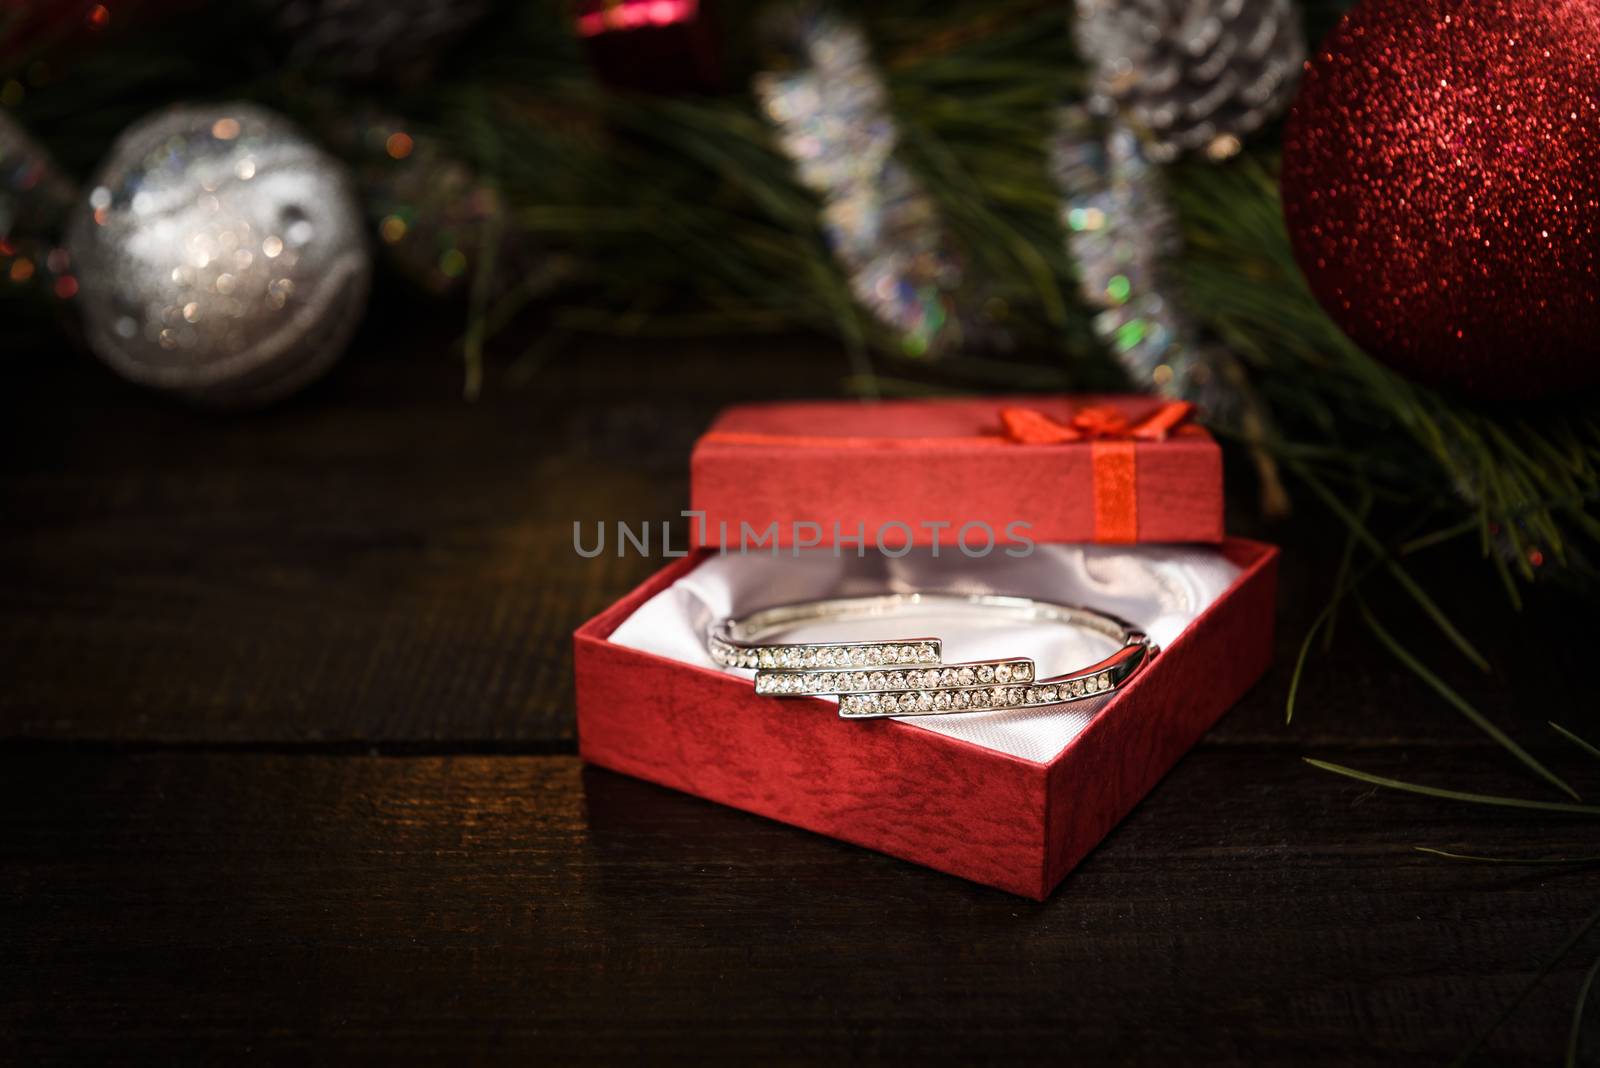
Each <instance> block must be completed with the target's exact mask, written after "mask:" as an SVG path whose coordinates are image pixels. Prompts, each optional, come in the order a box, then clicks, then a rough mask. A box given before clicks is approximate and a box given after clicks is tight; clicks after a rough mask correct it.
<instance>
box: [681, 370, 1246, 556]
mask: <svg viewBox="0 0 1600 1068" xmlns="http://www.w3.org/2000/svg"><path fill="white" fill-rule="evenodd" d="M1190 414H1191V412H1190V409H1189V406H1188V405H1185V404H1181V403H1177V402H1170V401H1162V400H1160V399H1158V398H1152V397H1146V396H1137V395H1134V396H1020V397H992V396H990V397H966V398H957V399H938V400H911V401H879V402H868V403H863V402H859V401H804V402H789V403H777V404H753V405H741V406H738V407H734V408H729V409H727V410H725V411H724V412H723V413H722V414H721V415H720V416H718V417H717V419H716V421H715V422H714V423H713V424H712V425H711V428H710V429H709V430H707V431H706V433H705V434H704V435H703V436H702V437H701V438H700V440H699V441H698V442H697V443H696V445H695V449H694V455H693V457H692V458H691V461H690V480H691V499H692V502H693V503H692V508H693V511H694V512H695V513H697V514H696V515H695V516H694V517H693V518H692V519H691V522H690V538H691V540H692V541H693V542H694V543H695V544H696V545H703V546H712V547H716V546H719V545H726V546H727V547H728V548H729V549H734V548H738V547H739V546H740V544H741V535H743V546H744V548H745V549H746V551H750V550H752V549H754V550H756V551H764V550H766V549H767V548H768V547H769V545H772V544H774V541H775V544H776V545H779V546H785V547H806V546H810V545H824V546H826V545H834V544H838V545H840V546H841V547H846V548H847V550H854V548H855V546H856V544H857V543H856V539H857V538H862V539H864V543H865V544H864V547H865V549H866V550H867V551H870V550H872V549H873V547H874V546H875V545H877V546H881V547H883V548H894V547H898V546H901V545H904V544H907V543H908V542H909V543H910V544H917V545H928V544H933V543H938V544H941V545H957V544H959V545H962V546H963V547H964V548H966V549H969V550H971V551H976V550H978V549H980V548H981V547H982V546H983V545H984V543H985V539H986V538H989V539H992V541H993V543H994V544H1007V543H1023V542H1027V541H1033V542H1091V541H1098V542H1123V543H1127V542H1178V541H1191V542H1192V541H1202V542H1218V541H1221V540H1222V509H1223V503H1222V502H1223V496H1222V455H1221V450H1220V449H1219V448H1218V446H1217V443H1216V441H1215V440H1214V439H1213V438H1212V437H1211V435H1210V434H1208V433H1207V432H1206V431H1205V429H1204V428H1203V427H1201V426H1199V425H1198V424H1196V423H1194V422H1193V421H1192V419H1191V418H1190ZM773 524H776V529H775V532H774V531H773V530H772V527H773ZM774 535H775V537H774ZM768 539H772V540H768Z"/></svg>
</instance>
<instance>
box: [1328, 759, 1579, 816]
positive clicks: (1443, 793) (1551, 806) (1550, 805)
mask: <svg viewBox="0 0 1600 1068" xmlns="http://www.w3.org/2000/svg"><path fill="white" fill-rule="evenodd" d="M1300 759H1302V760H1304V761H1305V762H1306V763H1307V764H1310V765H1311V766H1312V767H1314V768H1321V769H1322V770H1323V771H1331V772H1333V773H1334V774H1335V775H1343V776H1345V777H1347V778H1351V779H1355V780H1357V781H1359V782H1364V783H1370V784H1372V785H1373V786H1383V787H1386V788H1388V789H1390V790H1403V791H1405V792H1406V793H1412V794H1422V795H1423V796H1425V797H1438V798H1442V799H1443V800H1446V801H1465V802H1468V803H1470V804H1474V805H1496V806H1499V807H1501V808H1525V809H1534V810H1536V811H1539V812H1565V813H1570V814H1572V815H1576V816H1600V805H1575V804H1571V803H1568V802H1563V801H1534V800H1530V799H1527V798H1521V797H1502V796H1499V795H1496V794H1473V793H1466V792H1464V791H1462V790H1445V789H1441V788H1440V787H1437V786H1423V785H1422V784H1420V783H1411V782H1402V781H1401V780H1399V779H1389V778H1385V777H1384V776H1382V775H1373V774H1372V773H1371V772H1366V771H1358V770H1357V769H1355V768H1347V767H1345V766H1344V765H1343V764H1332V763H1329V762H1328V761H1326V760H1317V759H1315V758H1314V757H1301V758H1300Z"/></svg>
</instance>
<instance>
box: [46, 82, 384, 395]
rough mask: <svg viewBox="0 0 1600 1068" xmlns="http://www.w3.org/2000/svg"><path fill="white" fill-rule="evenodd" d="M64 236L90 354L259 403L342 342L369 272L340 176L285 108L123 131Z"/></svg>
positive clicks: (183, 117)
mask: <svg viewBox="0 0 1600 1068" xmlns="http://www.w3.org/2000/svg"><path fill="white" fill-rule="evenodd" d="M86 188H87V190H88V192H87V193H85V194H84V196H83V198H82V199H81V201H80V202H79V204H78V205H77V207H76V209H75V210H74V214H73V218H72V222H71V225H70V228H69V231H68V239H67V246H68V250H69V252H70V254H71V258H72V263H73V265H74V267H75V268H76V270H77V272H78V278H79V282H80V286H81V288H80V291H79V300H80V304H81V307H82V311H83V320H84V330H85V333H86V335H87V337H88V341H89V345H90V347H91V348H93V349H94V351H95V353H96V354H97V355H98V356H99V357H100V358H101V359H103V360H104V361H105V362H106V363H108V364H110V365H111V366H112V367H113V368H115V369H116V370H117V371H118V372H120V373H121V374H123V375H124V376H126V377H127V378H129V379H132V380H133V381H135V382H139V383H142V384H145V385H148V386H152V387H155V388H158V389H163V390H167V391H171V392H174V393H178V394H181V395H184V396H187V397H189V398H191V399H194V400H197V401H201V402H203V403H207V404H214V405H219V406H237V405H259V404H265V403H268V402H270V401H273V400H276V399H278V398H280V397H283V396H286V395H287V394H289V393H292V392H293V391H295V390H296V389H299V388H300V387H301V386H303V385H305V384H306V383H308V382H310V381H311V380H313V379H315V378H316V377H317V376H319V375H321V374H322V373H323V372H324V371H326V370H327V369H328V368H329V367H330V366H332V364H333V363H334V361H335V360H337V359H338V357H339V355H340V354H341V353H342V352H343V351H344V348H345V346H346V345H347V344H348V343H349V341H350V336H351V334H352V333H354V331H355V328H356V324H357V323H358V322H359V321H360V319H361V315H362V312H363V310H364V309H365V306H366V300H367V291H368V288H369V286H370V283H371V278H372V266H371V258H370V256H369V253H368V250H367V245H366V237H365V232H364V228H363V225H362V216H361V210H360V207H359V205H358V204H357V202H356V198H355V195H354V193H353V192H352V190H351V187H350V183H349V180H348V179H347V177H346V175H345V173H344V171H343V169H342V168H341V167H340V165H339V164H338V163H337V162H335V161H334V160H333V159H332V158H331V157H330V156H328V155H327V154H325V153H324V152H322V151H321V150H320V149H318V148H317V147H316V146H315V145H313V144H312V143H311V142H310V141H308V140H307V139H306V138H305V137H304V136H303V135H302V134H301V133H300V132H299V131H298V130H297V129H296V128H295V127H294V125H293V124H292V123H290V122H289V121H288V120H286V119H284V118H282V117H280V116H278V115H274V114H272V113H271V112H268V111H265V110H263V109H261V108H258V107H254V106H251V105H245V104H230V105H224V106H216V107H199V106H180V107H174V108H171V109H168V110H165V111H161V112H158V113H157V114H155V115H153V116H151V117H149V118H146V119H144V120H142V121H140V122H138V123H136V124H135V125H134V126H132V127H131V128H130V129H128V130H127V132H125V133H124V134H123V135H122V136H121V137H120V138H119V139H118V140H117V143H116V144H115V146H113V148H112V150H111V154H110V157H109V158H108V159H107V160H106V161H105V163H104V164H103V165H102V166H101V168H100V171H99V173H98V174H96V175H95V177H94V179H93V180H92V181H90V182H89V183H88V184H87V186H86Z"/></svg>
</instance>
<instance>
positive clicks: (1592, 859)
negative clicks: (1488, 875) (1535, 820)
mask: <svg viewBox="0 0 1600 1068" xmlns="http://www.w3.org/2000/svg"><path fill="white" fill-rule="evenodd" d="M1412 848H1413V849H1415V850H1416V851H1417V852H1418V853H1431V854H1433V855H1434V856H1436V857H1447V858H1449V859H1450V860H1471V861H1476V862H1477V863H1479V864H1600V854H1596V855H1594V856H1589V857H1481V856H1477V855H1476V854H1473V853H1452V852H1450V851H1449V850H1446V849H1435V848H1434V847H1432V846H1413V847H1412Z"/></svg>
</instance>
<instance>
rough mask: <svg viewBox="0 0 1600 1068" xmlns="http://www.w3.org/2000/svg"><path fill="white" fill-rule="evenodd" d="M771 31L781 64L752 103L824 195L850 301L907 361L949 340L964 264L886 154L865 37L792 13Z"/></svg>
mask: <svg viewBox="0 0 1600 1068" xmlns="http://www.w3.org/2000/svg"><path fill="white" fill-rule="evenodd" d="M768 36H769V39H770V40H771V42H772V43H773V45H774V46H775V47H776V48H778V49H780V50H781V51H782V52H783V53H784V55H785V56H786V58H787V60H788V67H787V69H784V70H782V71H763V72H761V73H759V74H757V75H756V77H755V81H754V88H755V94H756V97H757V99H758V100H759V101H760V104H761V108H762V110H763V111H764V112H765V113H766V115H767V117H768V118H769V119H771V121H772V123H773V126H774V127H775V128H776V130H777V134H778V144H779V146H780V147H781V148H782V150H783V152H784V153H785V155H787V156H788V157H789V158H790V159H791V160H793V161H794V164H795V169H796V171H797V172H798V174H799V178H800V181H801V183H802V184H803V185H805V186H806V187H807V188H808V189H810V190H812V191H813V192H815V193H816V194H817V195H818V196H820V197H821V198H822V201H823V205H822V226H823V230H824V232H825V233H826V234H827V237H828V242H829V245H830V247H831V248H832V249H833V253H834V255H835V256H836V257H837V258H838V260H839V262H840V264H841V265H842V266H843V267H844V269H845V271H846V273H847V274H848V275H849V279H850V288H851V290H852V292H853V293H854V294H855V297H856V299H857V300H858V301H860V302H861V303H862V304H863V305H864V306H866V307H867V308H869V309H871V311H872V313H873V314H874V315H876V316H877V317H878V319H880V320H881V321H882V322H884V323H885V324H887V325H888V326H889V327H890V328H891V329H893V330H894V331H895V333H896V334H897V335H898V336H899V337H900V339H901V345H902V348H903V349H904V351H905V352H906V353H907V354H908V355H913V356H920V355H924V354H926V353H928V352H930V351H934V350H937V349H939V348H943V347H947V346H949V345H951V344H953V343H954V342H955V341H956V338H957V335H958V334H959V328H958V326H957V324H956V322H955V320H954V318H953V317H952V315H951V303H952V302H951V293H952V292H953V291H954V290H955V289H956V287H957V286H959V285H960V283H961V269H960V266H959V264H958V263H957V262H956V259H955V257H954V256H953V255H952V253H951V252H950V251H949V249H948V248H947V245H946V238H945V234H944V232H943V229H942V227H941V226H940V223H939V218H938V211H937V209H936V207H935V205H934V203H933V200H932V199H931V198H930V197H929V196H928V195H927V193H926V192H925V191H924V190H923V188H922V186H921V184H920V183H919V182H918V181H917V179H916V178H915V177H914V176H913V175H912V174H911V172H910V171H908V170H906V168H905V166H904V165H903V164H901V163H900V162H899V161H898V160H896V159H895V156H894V149H895V142H896V140H897V133H896V130H895V126H894V118H893V116H891V115H890V114H889V104H888V92H887V91H886V90H885V88H884V85H883V80H882V78H881V77H880V76H879V74H878V72H877V70H876V69H875V68H874V66H873V64H872V56H871V49H870V46H869V45H868V44H867V39H866V35H865V34H863V33H862V31H861V28H860V27H859V26H858V25H856V24H855V23H853V22H850V21H847V20H845V19H842V18H840V17H838V16H836V15H833V14H831V13H829V12H825V11H821V10H819V9H816V8H812V7H809V6H801V7H794V8H783V9H780V10H779V11H778V12H776V13H775V14H774V16H773V17H772V18H771V19H770V20H769V23H768Z"/></svg>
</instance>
